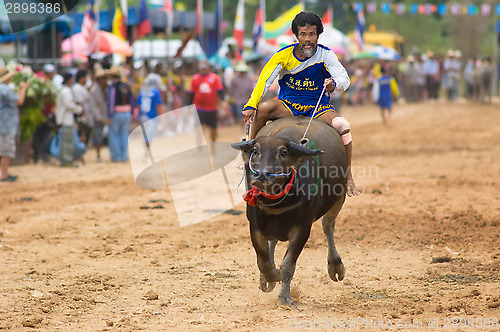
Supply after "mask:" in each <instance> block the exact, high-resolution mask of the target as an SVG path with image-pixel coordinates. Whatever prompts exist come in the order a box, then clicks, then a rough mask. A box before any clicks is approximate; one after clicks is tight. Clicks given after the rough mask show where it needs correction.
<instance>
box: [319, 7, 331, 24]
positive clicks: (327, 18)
mask: <svg viewBox="0 0 500 332" xmlns="http://www.w3.org/2000/svg"><path fill="white" fill-rule="evenodd" d="M321 21H322V22H323V26H325V27H327V26H328V27H333V8H332V6H328V8H327V9H326V12H325V14H324V15H323V17H322V18H321Z"/></svg>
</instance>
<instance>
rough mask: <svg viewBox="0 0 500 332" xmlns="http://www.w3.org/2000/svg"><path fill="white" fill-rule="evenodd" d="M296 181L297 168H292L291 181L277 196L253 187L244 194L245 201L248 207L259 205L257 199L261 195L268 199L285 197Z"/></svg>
mask: <svg viewBox="0 0 500 332" xmlns="http://www.w3.org/2000/svg"><path fill="white" fill-rule="evenodd" d="M294 180H295V168H292V176H291V178H290V181H288V183H287V184H286V186H285V187H284V188H283V190H282V191H281V192H280V193H278V194H275V195H269V194H266V193H265V192H263V191H261V190H260V189H259V188H257V187H256V186H253V187H252V189H250V190H249V191H247V192H246V193H244V194H243V200H244V201H245V202H247V203H248V205H251V206H256V205H257V197H258V196H259V195H262V196H264V197H265V198H267V199H278V198H281V197H283V196H285V195H286V194H287V193H288V192H289V191H290V189H292V185H293V181H294Z"/></svg>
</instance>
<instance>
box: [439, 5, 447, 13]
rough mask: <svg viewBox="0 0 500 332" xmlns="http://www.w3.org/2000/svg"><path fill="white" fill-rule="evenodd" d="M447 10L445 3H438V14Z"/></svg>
mask: <svg viewBox="0 0 500 332" xmlns="http://www.w3.org/2000/svg"><path fill="white" fill-rule="evenodd" d="M447 11H448V8H447V7H446V5H445V4H443V3H442V4H439V5H438V13H439V15H446V12H447Z"/></svg>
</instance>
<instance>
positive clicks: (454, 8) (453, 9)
mask: <svg viewBox="0 0 500 332" xmlns="http://www.w3.org/2000/svg"><path fill="white" fill-rule="evenodd" d="M461 13H462V6H460V5H457V4H454V5H452V6H451V14H452V15H460V14H461Z"/></svg>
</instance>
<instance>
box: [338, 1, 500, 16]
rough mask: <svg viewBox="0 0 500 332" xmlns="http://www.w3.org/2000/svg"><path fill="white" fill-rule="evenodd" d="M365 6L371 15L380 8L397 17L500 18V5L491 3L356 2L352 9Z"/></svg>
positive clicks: (383, 11)
mask: <svg viewBox="0 0 500 332" xmlns="http://www.w3.org/2000/svg"><path fill="white" fill-rule="evenodd" d="M348 6H349V5H347V4H346V5H345V7H344V8H346V7H348ZM363 6H365V8H366V12H367V13H370V14H373V13H375V12H377V8H380V12H382V13H383V14H391V13H396V14H397V15H404V14H410V15H417V14H420V15H432V14H438V15H441V16H444V15H454V16H459V15H468V16H475V15H483V16H490V15H492V14H493V13H494V14H495V15H496V16H500V4H496V5H491V4H489V3H483V4H481V5H472V4H466V5H461V4H456V3H455V4H450V5H447V4H446V3H442V4H430V3H425V4H421V3H411V4H408V5H406V4H404V3H392V2H388V1H386V2H382V3H380V4H378V3H376V2H368V3H366V4H363V3H361V2H354V3H353V4H352V9H353V10H354V12H355V13H358V12H359V10H362V9H363ZM379 6H380V7H379ZM492 6H494V7H492Z"/></svg>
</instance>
